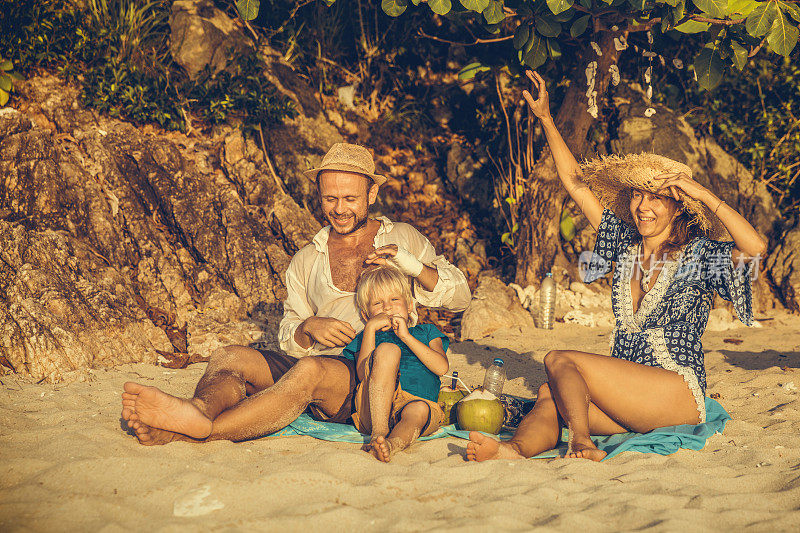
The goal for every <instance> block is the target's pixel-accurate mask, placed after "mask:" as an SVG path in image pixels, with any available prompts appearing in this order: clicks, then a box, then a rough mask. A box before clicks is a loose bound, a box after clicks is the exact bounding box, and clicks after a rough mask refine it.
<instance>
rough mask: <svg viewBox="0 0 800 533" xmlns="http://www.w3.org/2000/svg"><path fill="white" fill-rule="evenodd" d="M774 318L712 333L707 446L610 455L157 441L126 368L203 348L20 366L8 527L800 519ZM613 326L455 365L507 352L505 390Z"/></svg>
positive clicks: (2, 517) (798, 352) (513, 526)
mask: <svg viewBox="0 0 800 533" xmlns="http://www.w3.org/2000/svg"><path fill="white" fill-rule="evenodd" d="M762 325H763V326H764V327H762V328H758V329H747V328H737V329H732V330H729V331H723V332H708V333H707V334H706V335H705V336H704V339H703V341H704V345H705V348H706V352H707V354H706V365H707V370H708V376H709V377H708V383H709V388H708V393H709V394H712V393H714V394H719V395H720V398H719V401H720V402H721V403H722V405H723V406H725V408H726V409H727V410H728V411H729V412H730V413H731V415H732V416H733V420H732V421H731V422H729V423H728V426H727V428H726V429H725V432H724V434H722V435H716V436H714V437H712V438H711V439H709V441H708V443H707V445H706V447H705V448H704V449H703V450H701V451H689V450H680V451H679V452H678V453H675V454H673V455H669V456H660V455H654V454H640V453H634V452H625V453H623V454H621V455H619V456H617V457H615V458H613V459H611V460H609V461H607V462H604V463H592V462H589V461H586V460H562V459H554V460H528V461H518V462H513V461H493V462H486V463H467V462H465V461H464V451H465V446H466V442H465V441H462V440H459V439H456V438H445V439H438V440H434V441H430V442H424V443H417V444H415V445H414V446H412V448H411V449H410V450H409V452H408V453H404V454H401V455H399V456H397V457H396V458H395V459H394V461H393V462H392V463H390V464H388V465H387V464H382V463H379V462H377V461H376V460H375V459H373V458H371V457H370V456H368V455H367V454H365V453H364V452H361V451H360V450H359V447H358V445H354V444H344V443H331V442H323V441H318V440H314V439H312V438H310V437H283V438H265V439H258V440H254V441H249V442H243V443H230V442H213V443H209V444H204V445H192V444H187V443H173V444H170V445H167V446H162V447H144V446H140V445H138V444H137V442H136V440H135V438H133V437H131V436H129V435H127V434H126V433H125V432H124V431H123V430H122V429H121V423H120V393H121V390H122V384H123V382H125V381H127V380H137V381H140V382H142V383H147V384H152V385H155V386H158V387H161V388H163V389H165V390H168V391H170V392H173V393H176V394H189V393H191V390H192V388H193V385H194V383H195V382H196V381H197V379H198V377H199V376H200V375H201V373H202V371H203V368H204V365H203V364H196V365H192V366H190V367H189V368H187V369H186V370H177V371H176V370H167V369H164V368H161V367H156V366H151V365H144V364H136V365H126V366H122V367H118V368H116V369H112V370H108V371H94V372H93V373H92V374H91V377H90V379H89V380H87V381H84V382H75V383H71V384H62V385H55V386H54V385H37V384H35V383H32V382H29V381H26V380H25V379H22V378H20V377H17V376H3V377H0V382H1V383H2V385H0V531H123V530H152V531H184V530H193V531H194V530H200V531H206V530H228V531H230V530H286V531H309V530H312V529H322V528H324V529H325V530H326V531H350V530H354V529H359V530H363V531H378V530H391V531H422V530H444V531H447V530H453V531H455V530H459V531H488V530H502V531H506V530H511V531H513V530H530V529H543V530H553V531H563V530H569V531H572V530H580V531H581V532H591V531H618V530H622V529H624V530H635V529H647V530H655V531H681V530H684V531H689V530H691V531H719V530H736V531H738V530H742V529H748V530H754V531H789V530H793V531H797V530H798V528H800V391H798V389H800V318H798V317H797V316H788V315H781V316H776V317H773V318H772V319H771V320H769V321H765V322H762ZM608 332H609V331H608V329H600V328H587V327H582V326H576V325H567V324H557V325H556V328H555V329H554V330H553V331H550V332H548V331H542V330H537V331H534V332H527V333H526V334H524V335H523V334H522V332H520V331H505V332H501V333H498V334H496V335H494V336H493V337H490V338H487V339H484V340H482V341H480V342H466V343H455V344H454V345H453V346H452V353H451V358H450V360H451V366H452V368H453V369H455V370H458V371H459V373H460V374H461V376H462V377H463V378H464V379H465V381H467V382H468V383H472V384H478V383H479V382H480V380H481V379H482V376H483V372H484V370H485V368H486V366H487V365H488V364H490V363H491V360H492V358H493V357H495V356H498V355H501V356H504V357H505V359H506V362H507V367H508V373H509V378H510V382H509V383H508V385H507V388H506V391H507V392H510V393H513V394H518V395H523V396H531V395H533V394H534V393H535V391H536V389H537V388H538V386H539V385H540V384H541V383H542V382H543V379H544V374H543V370H542V363H541V362H542V358H543V357H544V355H545V353H546V352H547V351H548V350H550V349H558V348H574V349H584V350H587V351H596V352H599V353H607V351H608ZM725 339H740V340H742V341H743V342H742V343H741V344H734V343H730V342H725ZM500 346H502V348H500Z"/></svg>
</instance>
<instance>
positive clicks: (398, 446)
mask: <svg viewBox="0 0 800 533" xmlns="http://www.w3.org/2000/svg"><path fill="white" fill-rule="evenodd" d="M430 417H431V408H430V407H429V406H428V404H426V403H425V402H421V401H414V402H410V403H408V404H407V405H406V406H405V407H403V411H402V413H400V421H399V422H398V423H397V425H395V426H394V427H393V428H392V431H391V432H390V433H389V435H387V436H386V437H383V436H377V437H375V438H374V439H373V440H372V442H371V443H370V445H371V447H372V450H371V452H372V455H374V456H375V458H376V459H378V460H379V461H383V462H384V463H388V462H389V461H391V460H392V456H394V454H396V453H397V452H400V451H402V450H405V449H406V448H408V447H409V446H410V445H411V443H412V442H414V441H415V440H417V438H419V436H420V434H421V433H422V428H424V427H425V424H427V423H428V421H429V419H430Z"/></svg>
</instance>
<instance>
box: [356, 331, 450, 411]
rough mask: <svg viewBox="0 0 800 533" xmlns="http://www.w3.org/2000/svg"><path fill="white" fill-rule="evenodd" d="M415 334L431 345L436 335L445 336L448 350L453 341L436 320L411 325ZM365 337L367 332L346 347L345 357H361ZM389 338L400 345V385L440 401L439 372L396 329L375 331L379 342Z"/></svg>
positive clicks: (444, 341) (416, 394)
mask: <svg viewBox="0 0 800 533" xmlns="http://www.w3.org/2000/svg"><path fill="white" fill-rule="evenodd" d="M408 332H409V333H411V336H412V337H414V338H415V339H417V340H418V341H420V342H422V343H423V344H425V346H430V342H431V341H432V340H433V339H436V338H440V339H442V345H443V346H444V350H445V352H447V347H448V346H449V345H450V339H449V338H447V335H445V334H444V333H442V332H441V331H439V330H438V329H437V328H436V326H434V325H432V324H417V325H416V326H414V327H412V328H408ZM363 338H364V332H363V331H362V332H361V333H359V334H358V336H357V337H356V338H355V339H353V340H352V341H351V342H350V344H348V345H347V346H345V347H344V350H342V357H346V358H347V359H352V360H354V361H355V360H356V359H358V351H359V350H360V349H361V339H363ZM385 342H388V343H391V344H395V345H397V346H399V347H400V372H399V373H400V387H401V388H402V389H403V390H404V391H406V392H408V393H409V394H413V395H414V396H419V397H420V398H425V399H426V400H430V401H432V402H435V401H437V399H438V398H439V387H440V386H441V381H440V380H439V376H437V375H436V374H434V373H433V372H431V371H430V370H429V369H428V367H427V366H425V365H424V364H423V363H422V361H420V360H419V358H418V357H417V356H416V355H414V352H412V351H411V350H410V349H409V347H408V346H406V344H405V343H404V342H403V341H401V340H400V338H399V337H398V336H397V335H396V334H395V332H394V331H392V330H389V331H378V332H376V333H375V346H376V347H377V346H379V345H381V344H383V343H385Z"/></svg>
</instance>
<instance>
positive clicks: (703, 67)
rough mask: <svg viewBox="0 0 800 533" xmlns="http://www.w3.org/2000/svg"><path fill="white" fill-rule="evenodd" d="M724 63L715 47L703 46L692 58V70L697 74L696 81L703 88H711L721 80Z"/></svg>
mask: <svg viewBox="0 0 800 533" xmlns="http://www.w3.org/2000/svg"><path fill="white" fill-rule="evenodd" d="M723 68H725V63H724V62H723V61H722V56H721V55H720V53H719V50H718V49H717V48H716V47H713V46H712V47H711V48H708V47H706V48H703V49H701V50H700V53H699V54H697V57H695V58H694V72H695V74H697V83H699V84H700V87H702V88H704V89H709V90H710V89H713V88H714V87H716V86H717V85H719V82H720V81H721V80H722V70H723Z"/></svg>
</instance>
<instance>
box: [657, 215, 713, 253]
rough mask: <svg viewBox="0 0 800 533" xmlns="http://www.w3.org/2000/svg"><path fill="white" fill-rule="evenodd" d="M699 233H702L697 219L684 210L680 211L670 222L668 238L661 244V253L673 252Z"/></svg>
mask: <svg viewBox="0 0 800 533" xmlns="http://www.w3.org/2000/svg"><path fill="white" fill-rule="evenodd" d="M701 235H703V231H702V229H701V228H700V225H699V224H698V223H697V221H696V220H694V218H693V217H692V216H691V215H690V214H689V213H687V212H686V211H681V212H680V214H678V216H676V217H675V220H674V221H673V222H672V231H671V232H670V234H669V238H667V240H666V241H664V244H662V245H661V251H662V252H661V253H665V254H673V253H674V252H676V251H678V250H679V249H680V247H681V246H683V245H685V244H688V243H689V242H691V241H692V240H693V239H695V238H696V237H700V236H701Z"/></svg>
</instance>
